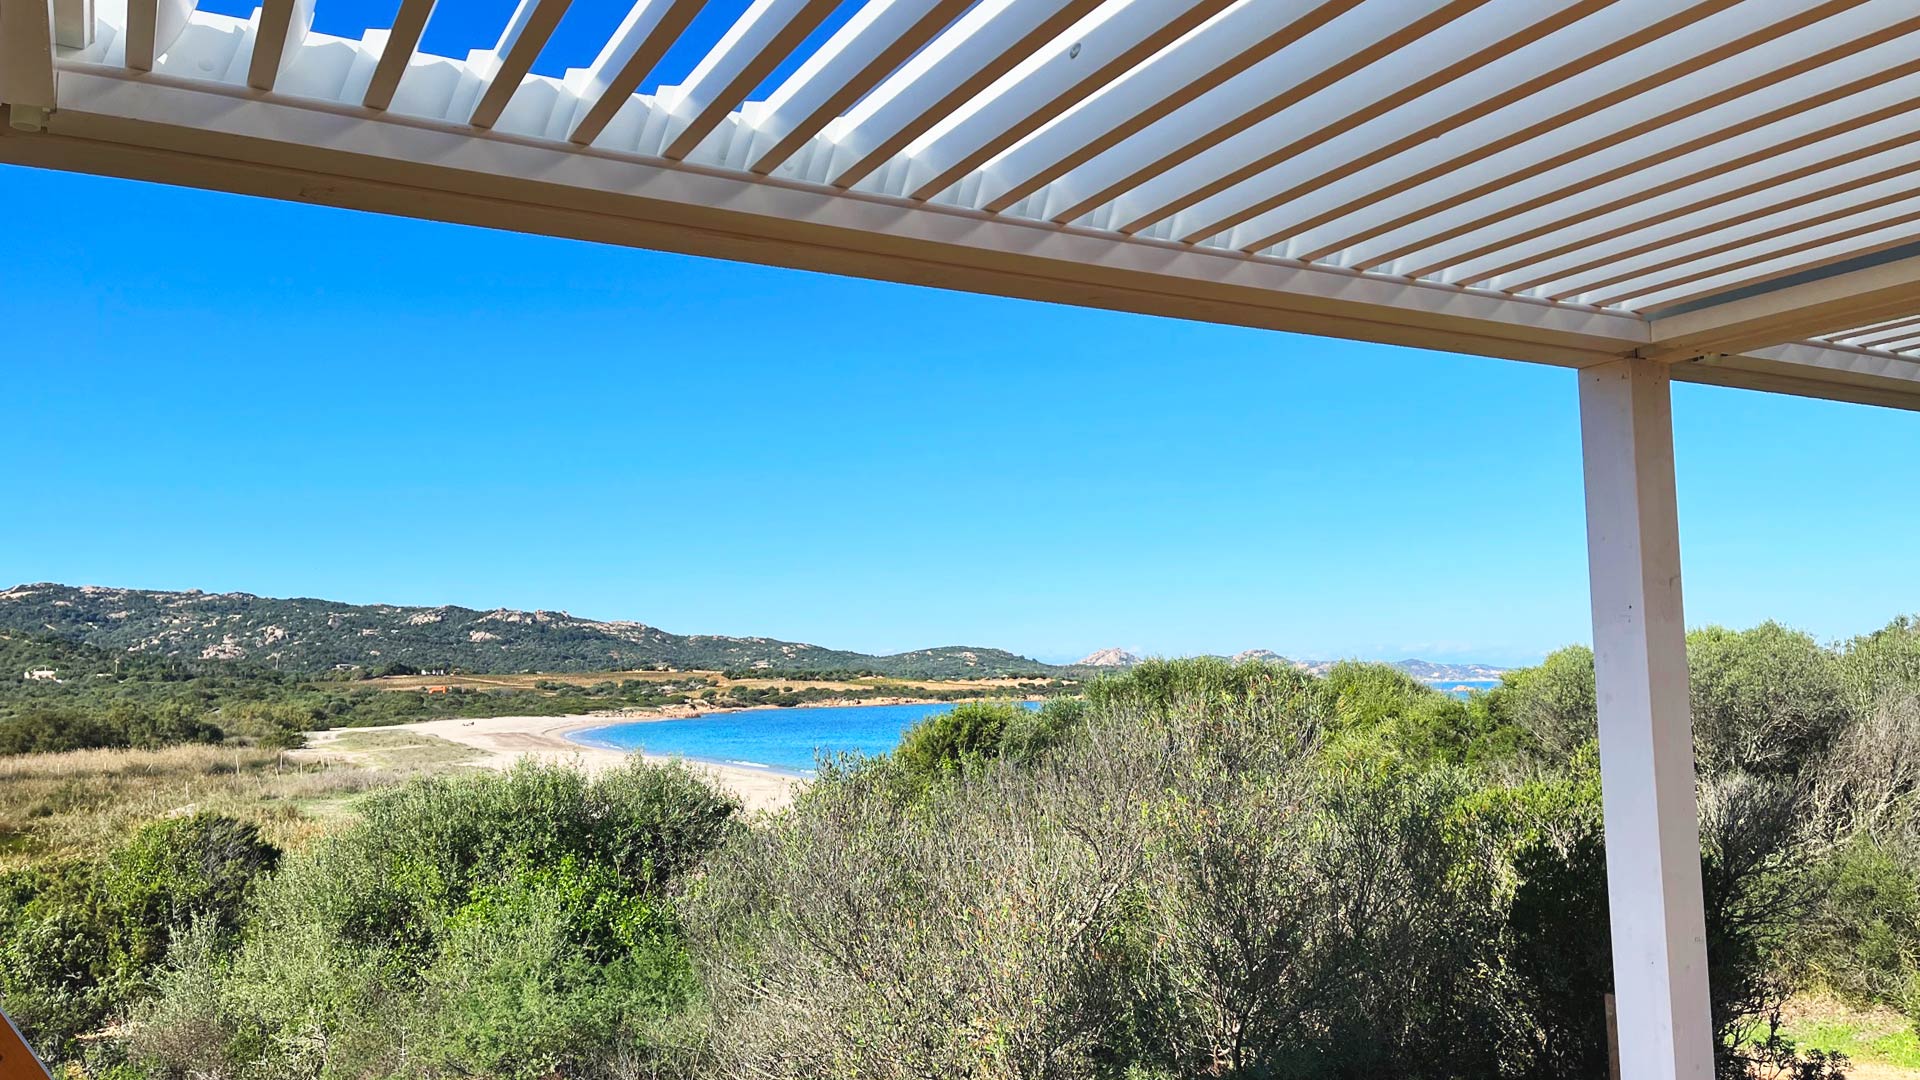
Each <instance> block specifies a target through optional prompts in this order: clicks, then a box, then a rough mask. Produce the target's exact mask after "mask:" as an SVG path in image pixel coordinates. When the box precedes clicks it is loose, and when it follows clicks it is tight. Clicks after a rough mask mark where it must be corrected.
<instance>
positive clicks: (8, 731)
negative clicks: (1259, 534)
mask: <svg viewBox="0 0 1920 1080" xmlns="http://www.w3.org/2000/svg"><path fill="white" fill-rule="evenodd" d="M36 671H50V672H53V673H54V674H55V676H56V677H55V678H45V679H41V678H33V677H30V675H31V673H32V672H36ZM415 674H418V670H417V669H415V668H413V667H412V666H410V665H407V664H401V663H397V662H396V663H390V664H387V665H384V666H383V667H381V668H379V669H371V670H369V669H362V670H358V671H352V672H340V673H332V674H329V675H328V676H327V677H323V678H310V677H305V676H296V675H290V674H286V673H283V672H280V671H277V670H275V669H273V668H267V667H260V666H257V665H252V664H245V663H236V662H232V661H217V660H202V661H193V662H187V661H181V660H171V659H167V658H165V657H157V656H144V655H139V654H127V655H122V654H116V653H110V652H108V651H106V650H103V649H99V648H95V647H93V646H89V645H84V644H78V643H75V642H70V641H67V640H64V639H62V638H58V637H55V636H52V635H49V634H26V633H21V632H15V631H5V630H0V756H5V755H8V754H30V753H58V752H61V751H66V750H84V749H91V748H101V747H119V748H124V747H140V748H152V747H157V746H167V745H172V744H176V743H220V742H229V741H237V742H242V743H245V744H248V745H253V746H262V747H267V748H286V747H293V746H298V745H300V744H301V742H302V741H303V733H304V732H308V731H317V730H322V729H325V728H333V727H366V726H377V725H383V724H404V723H410V722H413V721H417V720H432V719H436V718H445V717H462V718H472V717H483V716H566V715H572V714H576V713H588V712H596V711H604V710H622V709H653V708H659V707H662V706H668V705H685V704H689V703H693V704H700V705H710V706H714V707H723V708H740V707H759V706H767V707H775V706H778V707H785V706H794V705H806V704H814V703H818V702H822V701H830V700H842V699H846V698H849V697H863V696H864V697H902V698H919V699H922V700H928V701H960V700H966V699H969V698H982V697H986V696H989V695H995V694H1006V693H1009V692H1011V693H1016V694H1020V695H1023V696H1025V695H1043V694H1057V693H1061V692H1063V691H1067V690H1071V689H1075V688H1076V684H1074V683H1069V682H1059V681H1054V680H1047V681H1043V682H1031V683H1021V684H1019V685H1018V686H1015V687H1011V688H1009V687H1006V686H1002V685H999V684H986V683H982V684H981V685H979V686H976V687H946V688H937V689H936V688H927V687H920V686H916V685H914V684H912V683H901V682H873V683H871V684H868V685H863V686H862V687H861V688H859V689H855V690H848V689H846V688H844V687H822V686H801V687H793V686H784V687H782V686H768V687H759V686H739V685H735V686H728V687H726V688H724V689H722V688H720V687H717V686H715V685H714V682H715V680H713V679H712V678H710V677H708V676H704V675H698V674H692V675H683V676H680V677H678V678H671V679H661V678H653V679H633V678H610V679H605V680H601V681H599V682H594V683H586V684H584V685H583V684H582V683H579V682H567V681H561V680H549V679H542V680H539V681H538V682H536V683H534V684H533V685H532V686H531V687H530V688H527V689H486V690H481V689H472V688H468V687H463V686H458V685H451V686H448V687H447V688H446V690H445V692H442V693H428V692H426V691H425V690H424V689H416V690H389V689H384V688H378V687H375V686H371V685H368V684H367V682H366V677H368V676H370V675H415Z"/></svg>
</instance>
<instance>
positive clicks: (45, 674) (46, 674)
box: [22, 668, 60, 682]
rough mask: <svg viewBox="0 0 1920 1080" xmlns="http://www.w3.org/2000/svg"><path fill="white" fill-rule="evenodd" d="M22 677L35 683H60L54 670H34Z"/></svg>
mask: <svg viewBox="0 0 1920 1080" xmlns="http://www.w3.org/2000/svg"><path fill="white" fill-rule="evenodd" d="M22 677H23V678H26V679H29V680H31V681H34V682H59V681H60V680H59V679H57V678H55V677H54V674H53V669H52V668H35V669H34V670H32V671H29V672H27V673H26V674H25V675H24V676H22Z"/></svg>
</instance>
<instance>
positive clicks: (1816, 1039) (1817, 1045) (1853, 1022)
mask: <svg viewBox="0 0 1920 1080" xmlns="http://www.w3.org/2000/svg"><path fill="white" fill-rule="evenodd" d="M1781 1020H1782V1025H1781V1029H1782V1031H1783V1032H1784V1033H1785V1034H1786V1036H1787V1037H1788V1038H1790V1039H1792V1040H1793V1041H1795V1042H1797V1043H1799V1044H1800V1045H1801V1046H1802V1047H1805V1048H1808V1049H1818V1050H1826V1051H1829V1052H1836V1051H1837V1052H1839V1053H1842V1054H1845V1055H1847V1057H1848V1058H1849V1059H1851V1061H1852V1062H1853V1067H1852V1068H1850V1069H1848V1070H1847V1075H1848V1076H1850V1077H1852V1078H1853V1080H1883V1078H1889V1080H1890V1078H1894V1077H1900V1078H1913V1077H1920V1035H1916V1034H1915V1032H1914V1028H1913V1023H1912V1021H1910V1020H1908V1019H1907V1018H1906V1017H1905V1016H1902V1015H1901V1014H1899V1013H1897V1012H1895V1011H1893V1010H1892V1009H1859V1008H1854V1007H1852V1006H1849V1005H1847V1004H1845V1003H1844V1002H1840V1001H1836V1000H1834V999H1832V998H1828V997H1820V996H1811V995H1810V996H1806V997H1800V998H1795V999H1794V1000H1793V1001H1792V1002H1790V1003H1789V1004H1788V1007H1787V1009H1786V1010H1785V1012H1784V1013H1783V1014H1782V1017H1781Z"/></svg>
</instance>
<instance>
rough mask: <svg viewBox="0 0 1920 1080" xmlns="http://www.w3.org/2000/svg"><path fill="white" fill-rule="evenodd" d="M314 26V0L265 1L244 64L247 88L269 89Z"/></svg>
mask: <svg viewBox="0 0 1920 1080" xmlns="http://www.w3.org/2000/svg"><path fill="white" fill-rule="evenodd" d="M312 25H313V0H264V2H263V3H262V4H261V5H260V24H259V26H258V27H257V28H256V29H255V31H254V35H253V57H252V58H251V60H249V61H248V63H247V85H248V86H251V87H253V88H254V89H255V90H272V89H273V87H274V84H275V83H276V82H278V81H279V79H280V73H281V72H282V71H284V70H286V66H287V64H288V63H289V62H290V61H292V59H293V54H294V53H296V52H298V51H299V49H300V43H301V42H302V41H305V40H306V37H307V28H308V27H310V26H312Z"/></svg>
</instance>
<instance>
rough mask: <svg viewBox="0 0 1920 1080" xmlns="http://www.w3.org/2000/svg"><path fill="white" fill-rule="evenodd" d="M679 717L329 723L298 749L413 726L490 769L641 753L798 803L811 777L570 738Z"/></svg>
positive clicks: (762, 798)
mask: <svg viewBox="0 0 1920 1080" xmlns="http://www.w3.org/2000/svg"><path fill="white" fill-rule="evenodd" d="M689 715H690V714H689ZM678 718H679V717H675V716H658V715H656V716H647V717H623V716H610V715H605V714H601V715H594V714H590V713H589V714H574V715H566V716H490V717H478V718H475V719H471V720H462V719H456V718H448V719H442V720H420V721H416V722H414V723H410V724H390V725H385V726H381V727H351V728H329V729H327V730H325V731H316V732H312V733H310V734H309V736H308V740H307V747H306V749H305V750H304V751H299V753H308V754H315V755H324V756H330V757H339V758H346V759H348V760H355V759H356V758H358V757H360V755H358V754H356V753H355V752H354V751H351V750H345V749H340V748H335V747H332V746H331V744H333V743H335V742H336V741H337V740H339V738H340V737H341V736H342V735H347V734H351V733H354V732H370V731H409V732H414V733H416V734H420V735H426V736H430V737H432V738H436V739H443V740H445V741H447V742H450V743H454V744H456V745H459V746H464V747H468V748H469V749H473V750H477V751H479V752H480V754H481V756H480V757H479V758H477V759H475V760H473V761H471V762H469V763H468V764H470V765H472V766H475V767H479V768H486V769H509V768H512V767H513V766H514V765H515V764H517V763H518V762H520V761H524V760H534V761H544V762H550V763H555V764H569V765H576V766H578V767H580V768H583V769H585V770H587V771H588V772H599V771H602V770H605V769H614V768H618V767H620V766H621V765H623V764H625V763H626V762H627V761H628V760H630V759H631V758H633V757H636V756H637V757H639V758H640V759H641V760H643V761H649V762H653V763H656V764H662V763H665V762H668V761H673V760H680V761H684V762H685V763H686V764H687V765H688V766H689V767H690V768H692V769H694V770H695V771H696V772H700V773H703V774H704V775H705V776H706V777H707V779H708V780H709V781H710V782H712V783H713V785H714V786H715V787H717V788H719V789H721V790H722V791H726V792H728V793H730V794H733V795H735V796H738V797H739V799H740V801H741V803H743V804H744V805H745V806H746V808H747V810H748V811H757V810H781V809H784V808H785V807H787V806H788V805H790V804H791V803H792V802H793V798H794V796H795V795H796V794H797V793H798V790H799V788H800V786H801V785H803V784H804V783H805V782H806V781H805V780H803V779H802V778H800V777H795V776H789V775H786V774H785V773H775V772H772V771H770V770H764V769H748V768H743V767H741V766H738V765H724V764H719V763H716V762H710V761H698V760H694V759H691V758H678V759H676V758H673V757H670V756H667V755H662V754H645V753H637V752H636V753H633V754H629V753H627V752H626V751H622V750H615V749H612V748H610V747H604V746H594V745H592V744H591V743H584V742H579V741H576V740H574V739H570V738H568V737H567V736H568V734H569V733H571V732H575V731H582V730H586V729H590V728H596V727H608V726H610V725H612V724H621V723H633V722H636V721H638V720H642V719H644V720H672V719H678Z"/></svg>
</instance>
